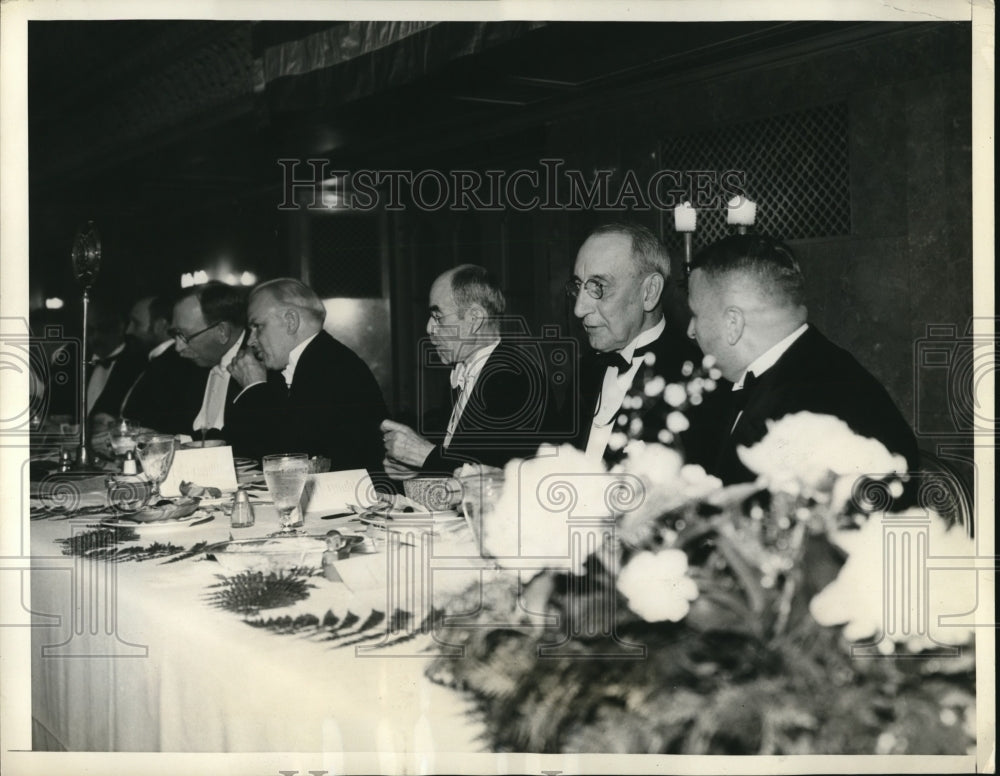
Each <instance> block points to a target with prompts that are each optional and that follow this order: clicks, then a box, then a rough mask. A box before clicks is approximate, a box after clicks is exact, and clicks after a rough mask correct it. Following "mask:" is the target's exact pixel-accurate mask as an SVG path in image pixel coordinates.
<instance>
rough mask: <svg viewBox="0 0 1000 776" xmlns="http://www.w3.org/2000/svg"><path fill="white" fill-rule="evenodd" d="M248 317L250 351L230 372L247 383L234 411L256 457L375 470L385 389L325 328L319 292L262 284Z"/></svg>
mask: <svg viewBox="0 0 1000 776" xmlns="http://www.w3.org/2000/svg"><path fill="white" fill-rule="evenodd" d="M247 317H248V319H249V332H250V335H249V338H248V340H247V346H248V347H247V349H246V350H244V351H243V352H241V353H240V354H239V355H237V357H236V358H235V359H233V361H232V363H231V364H230V365H229V371H230V373H231V374H232V376H233V377H234V379H235V380H236V381H238V382H239V383H241V384H242V385H244V386H245V388H244V390H243V392H242V393H241V394H240V395H239V396H238V397H237V399H236V401H235V403H234V404H233V412H234V417H237V418H240V422H241V423H244V424H247V425H252V426H253V428H254V438H253V445H252V447H253V450H254V455H256V456H262V455H268V454H271V453H309V454H310V455H320V456H325V457H327V458H329V459H330V462H331V468H332V469H333V470H334V471H338V470H344V469H369V470H377V469H378V465H379V462H380V461H381V459H382V455H381V453H382V446H381V437H380V435H379V430H378V425H379V421H380V420H381V419H382V418H383V417H385V414H386V409H385V402H384V401H383V399H382V392H381V390H379V386H378V383H377V382H376V381H375V376H374V375H373V374H372V372H371V370H370V369H369V368H368V365H367V364H365V362H364V361H362V360H361V358H359V357H358V355H357V354H356V353H355V352H354V351H353V350H351V349H350V348H348V347H347V346H346V345H344V344H343V343H341V342H339V341H337V340H336V339H334V338H333V337H331V336H330V335H329V334H327V333H326V332H325V331H324V330H323V323H324V322H325V320H326V308H325V307H324V306H323V302H322V301H321V300H320V299H319V297H318V296H317V295H316V293H315V292H314V291H313V290H312V289H311V288H309V287H308V286H306V285H305V284H304V283H302V282H301V281H299V280H295V279H293V278H279V279H277V280H271V281H268V282H266V283H261V284H260V285H259V286H257V287H256V288H254V290H253V291H252V292H251V294H250V300H249V304H248V307H247Z"/></svg>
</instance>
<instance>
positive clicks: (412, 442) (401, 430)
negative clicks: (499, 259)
mask: <svg viewBox="0 0 1000 776" xmlns="http://www.w3.org/2000/svg"><path fill="white" fill-rule="evenodd" d="M429 307H430V314H429V316H428V320H427V334H428V336H429V337H430V341H431V344H432V345H433V346H434V348H435V350H436V351H437V353H438V355H439V356H440V359H441V362H442V363H443V364H446V365H449V366H451V367H452V371H451V376H450V377H451V386H452V390H453V399H454V401H453V406H452V411H451V415H450V417H449V420H448V425H447V427H446V428H444V429H440V432H441V433H440V436H439V438H436V439H434V440H431V439H427V438H425V437H423V436H421V435H420V434H418V433H417V432H416V431H414V430H413V429H412V428H410V427H409V426H406V425H404V424H402V423H397V422H396V421H393V420H386V421H385V422H384V423H383V424H382V433H383V436H384V442H385V460H384V461H383V466H384V467H385V471H386V473H387V474H388V475H389V476H390V477H393V478H395V479H408V478H410V477H413V476H415V475H416V474H418V473H424V474H431V473H433V474H449V473H451V472H452V471H453V470H454V469H456V468H458V467H459V466H461V465H462V464H463V463H476V464H485V465H489V466H503V465H504V464H505V463H506V462H507V461H508V460H510V459H511V458H524V457H527V456H530V455H533V454H534V453H535V452H536V451H537V449H538V445H539V443H540V442H541V441H544V439H542V438H541V437H540V434H541V433H542V432H543V429H544V426H545V422H546V420H545V417H546V407H547V406H548V401H547V397H548V395H549V392H548V388H547V386H546V383H545V379H544V376H543V371H542V367H541V364H540V363H539V357H538V354H537V353H536V352H534V351H533V350H532V349H531V348H530V347H521V346H518V345H514V344H511V343H509V342H507V341H505V340H504V339H503V338H502V337H501V332H500V316H501V315H503V313H504V310H505V308H506V300H505V299H504V295H503V291H502V290H501V289H500V287H499V285H498V284H497V283H496V281H495V280H494V279H493V278H492V277H491V276H490V274H489V273H488V272H487V271H486V270H485V269H484V268H483V267H479V266H476V265H473V264H463V265H461V266H459V267H455V268H454V269H450V270H448V271H447V272H444V273H443V274H441V275H439V276H438V277H437V279H436V280H435V281H434V283H433V284H431V290H430V299H429Z"/></svg>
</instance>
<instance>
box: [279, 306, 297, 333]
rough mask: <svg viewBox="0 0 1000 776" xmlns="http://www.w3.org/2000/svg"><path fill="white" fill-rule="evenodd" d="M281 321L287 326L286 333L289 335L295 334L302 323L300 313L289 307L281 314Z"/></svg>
mask: <svg viewBox="0 0 1000 776" xmlns="http://www.w3.org/2000/svg"><path fill="white" fill-rule="evenodd" d="M281 320H282V322H283V323H284V324H285V331H287V332H288V333H289V334H295V332H297V331H298V330H299V324H300V323H301V322H302V321H301V318H300V316H299V311H298V310H296V309H295V308H294V307H289V308H288V309H287V310H285V312H283V313H282V314H281Z"/></svg>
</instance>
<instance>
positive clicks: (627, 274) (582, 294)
mask: <svg viewBox="0 0 1000 776" xmlns="http://www.w3.org/2000/svg"><path fill="white" fill-rule="evenodd" d="M669 276H670V259H669V256H668V254H667V250H666V248H665V247H664V245H663V243H662V242H660V240H659V239H658V238H657V237H656V235H654V234H653V233H652V232H651V231H650V230H649V229H647V228H646V227H644V226H640V225H638V224H631V223H613V224H607V225H605V226H601V227H598V228H597V229H595V230H594V231H593V232H591V233H590V235H589V236H588V237H587V239H586V240H585V241H584V243H583V245H582V246H581V247H580V250H579V252H578V253H577V257H576V264H575V266H574V269H573V279H572V280H571V281H570V282H569V283H568V284H567V286H566V292H567V294H568V295H569V296H570V298H571V299H573V300H574V301H573V314H574V315H575V316H576V317H577V318H579V319H580V322H581V323H582V324H583V330H584V332H585V333H586V336H587V341H588V342H589V344H590V347H591V348H592V349H593V350H592V352H590V353H587V354H585V355H584V357H583V358H582V359H581V365H580V375H579V379H580V402H579V404H578V410H579V416H578V417H577V418H576V429H577V431H578V436H577V439H576V445H577V447H579V448H580V449H582V450H585V451H586V452H587V455H588V457H591V458H593V459H595V460H601V459H603V458H605V456H606V455H607V454H608V453H609V450H608V443H609V441H610V439H611V433H612V431H613V430H614V428H615V420H616V418H617V417H618V415H619V411H620V410H621V407H622V402H623V401H624V399H625V396H626V395H627V393H628V391H629V389H630V388H631V387H632V382H633V381H634V380H635V378H636V375H637V374H639V370H640V366H641V365H642V363H643V358H644V356H645V354H646V353H653V354H654V355H655V356H656V361H655V364H654V369H655V371H656V373H657V374H658V375H660V376H662V377H663V378H664V379H666V381H667V382H673V381H677V380H681V379H682V377H681V367H682V366H683V364H684V362H685V361H691V362H693V363H694V364H695V365H697V364H699V363H700V360H701V353H700V352H698V350H697V349H696V348H694V347H693V346H692V344H691V343H690V341H688V340H687V339H686V338H685V337H684V334H683V333H682V332H676V331H673V330H671V329H670V328H669V327H667V325H666V320H665V318H664V315H663V309H662V306H661V302H660V300H661V296H662V294H663V291H664V287H665V284H666V281H667V278H668V277H669ZM564 422H568V421H566V420H564ZM653 438H654V439H655V436H654V437H653Z"/></svg>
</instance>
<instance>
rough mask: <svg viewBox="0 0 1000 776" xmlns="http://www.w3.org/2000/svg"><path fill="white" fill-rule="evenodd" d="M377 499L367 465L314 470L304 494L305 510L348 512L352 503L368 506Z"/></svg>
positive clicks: (313, 512)
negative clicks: (323, 470) (337, 470)
mask: <svg viewBox="0 0 1000 776" xmlns="http://www.w3.org/2000/svg"><path fill="white" fill-rule="evenodd" d="M376 500H377V497H376V494H375V486H374V485H373V484H372V480H371V477H369V476H368V471H367V470H366V469H347V470H345V471H339V472H324V473H322V474H310V475H309V479H308V480H307V482H306V487H305V490H304V492H303V494H302V504H303V505H305V514H307V515H316V514H323V515H329V514H332V513H335V512H346V511H347V505H348V504H354V505H356V506H362V507H367V506H371V505H372V504H374V503H375V501H376Z"/></svg>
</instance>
